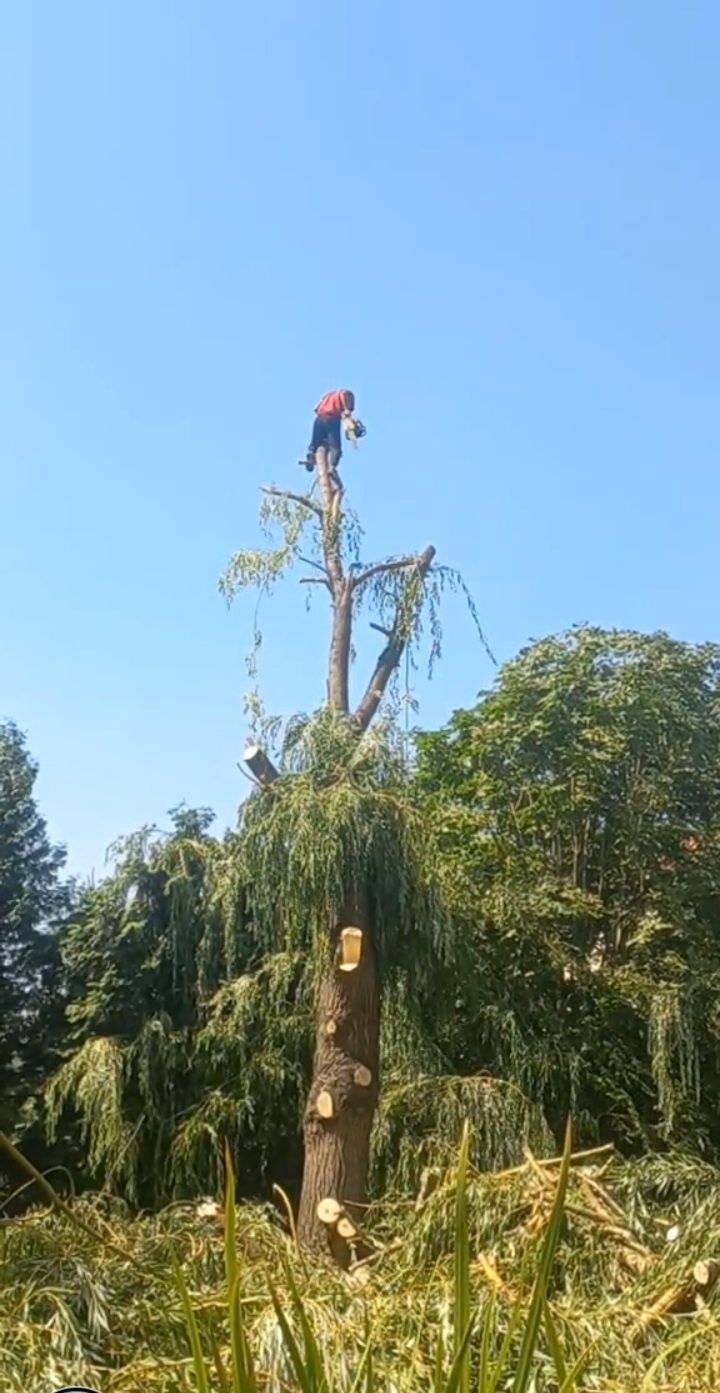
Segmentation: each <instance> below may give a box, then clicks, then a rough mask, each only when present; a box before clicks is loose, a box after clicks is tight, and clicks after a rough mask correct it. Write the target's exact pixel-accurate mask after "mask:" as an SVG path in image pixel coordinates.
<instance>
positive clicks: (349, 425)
mask: <svg viewBox="0 0 720 1393" xmlns="http://www.w3.org/2000/svg"><path fill="white" fill-rule="evenodd" d="M354 411H355V393H354V392H351V391H349V390H348V389H347V388H346V387H344V388H342V389H340V390H339V391H336V392H328V393H327V394H326V395H325V396H324V397H323V398H322V401H319V402H318V404H317V406H316V407H315V421H314V423H313V432H312V439H311V441H310V444H309V446H308V452H307V455H306V457H305V459H304V460H300V464H301V465H304V467H305V469H308V470H312V469H314V468H315V451H316V450H319V449H320V447H321V446H323V445H325V446H328V447H329V448H330V449H331V450H332V451H333V452H334V455H335V467H336V468H337V465H338V461H339V460H340V457H341V455H342V439H341V432H340V425H341V422H343V421H344V422H345V435H346V436H347V438H348V440H359V439H360V438H361V437H362V436H363V435H364V434H365V427H364V425H363V424H362V421H358V420H357V418H356V417H355V416H354V414H353V413H354Z"/></svg>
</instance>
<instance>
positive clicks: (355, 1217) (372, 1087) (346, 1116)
mask: <svg viewBox="0 0 720 1393" xmlns="http://www.w3.org/2000/svg"><path fill="white" fill-rule="evenodd" d="M348 924H352V925H356V926H357V927H358V928H361V929H362V931H363V951H362V956H361V959H360V962H359V963H358V965H357V967H355V968H353V970H352V971H350V972H346V971H343V970H342V968H341V967H340V966H339V961H340V953H339V945H340V934H341V931H342V929H343V928H344V927H345V926H346V925H348ZM332 938H333V949H334V954H335V960H334V962H333V964H332V967H331V968H330V969H329V971H328V973H327V975H326V977H325V979H324V981H323V982H322V985H321V988H320V993H319V997H318V1004H317V1015H316V1037H315V1058H314V1061H313V1080H312V1085H311V1088H310V1093H309V1096H308V1101H307V1106H306V1109H305V1120H304V1127H303V1131H304V1140H305V1167H304V1171H303V1185H302V1195H301V1198H300V1211H299V1215H298V1237H299V1239H300V1242H301V1243H302V1244H303V1245H304V1246H305V1247H308V1248H311V1249H314V1250H315V1251H316V1252H324V1253H329V1254H330V1255H331V1256H332V1257H333V1258H334V1260H335V1261H336V1262H337V1263H339V1264H340V1266H341V1267H347V1266H348V1264H349V1261H350V1257H351V1249H350V1245H349V1243H348V1241H347V1239H345V1238H344V1237H343V1236H342V1234H341V1233H339V1232H338V1228H337V1225H336V1224H330V1225H328V1224H324V1223H322V1222H321V1220H320V1219H319V1218H318V1213H317V1209H318V1205H319V1203H320V1201H321V1200H324V1199H334V1200H337V1201H338V1203H339V1204H340V1206H341V1207H342V1210H343V1211H344V1213H345V1214H346V1215H347V1216H348V1217H349V1218H350V1219H351V1220H352V1221H353V1223H354V1224H356V1225H358V1226H361V1225H362V1222H363V1217H364V1205H365V1203H366V1201H367V1175H368V1163H369V1158H370V1133H371V1131H372V1124H373V1118H374V1115H375V1109H376V1107H377V1101H378V1084H379V1067H380V990H379V984H378V979H377V970H376V963H375V954H374V950H373V941H372V928H371V925H370V923H369V918H368V913H367V908H366V905H365V903H364V902H363V903H358V902H357V901H355V902H354V903H350V904H348V905H347V906H346V907H345V914H344V915H343V916H342V917H341V918H340V919H339V920H338V923H337V924H336V925H335V927H334V928H333V931H332ZM368 1077H369V1082H365V1080H366V1079H368ZM358 1079H359V1080H360V1082H358ZM321 1093H329V1094H330V1095H331V1097H332V1100H333V1115H332V1117H329V1118H323V1117H321V1116H320V1115H319V1113H318V1110H317V1099H318V1096H319V1094H321Z"/></svg>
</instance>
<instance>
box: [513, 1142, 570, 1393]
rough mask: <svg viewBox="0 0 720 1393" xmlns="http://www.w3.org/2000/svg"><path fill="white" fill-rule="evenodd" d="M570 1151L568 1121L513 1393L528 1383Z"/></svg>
mask: <svg viewBox="0 0 720 1393" xmlns="http://www.w3.org/2000/svg"><path fill="white" fill-rule="evenodd" d="M571 1151H572V1130H571V1127H570V1123H569V1122H568V1125H567V1129H566V1132H565V1147H564V1150H563V1159H562V1165H561V1167H560V1175H559V1177H558V1184H557V1191H556V1193H555V1201H554V1203H553V1207H552V1213H551V1215H550V1222H549V1224H548V1226H547V1229H546V1232H545V1238H544V1239H543V1245H542V1248H541V1250H540V1261H539V1264H538V1270H537V1274H536V1277H535V1285H534V1287H533V1293H532V1298H531V1301H530V1309H529V1311H528V1315H527V1321H526V1324H525V1333H524V1335H523V1341H522V1345H521V1347H520V1354H519V1356H518V1365H517V1370H516V1372H515V1378H514V1380H513V1384H512V1393H525V1389H526V1388H527V1386H528V1383H529V1382H530V1374H531V1366H532V1361H533V1357H534V1354H535V1347H536V1345H537V1338H538V1333H539V1330H540V1323H541V1321H542V1318H543V1312H544V1310H545V1303H546V1300H547V1289H548V1281H549V1278H550V1270H551V1268H552V1265H553V1262H554V1259H555V1253H556V1251H557V1245H558V1241H559V1238H560V1229H561V1227H562V1221H563V1211H564V1208H565V1195H566V1192H567V1184H568V1176H569V1174H570V1155H571Z"/></svg>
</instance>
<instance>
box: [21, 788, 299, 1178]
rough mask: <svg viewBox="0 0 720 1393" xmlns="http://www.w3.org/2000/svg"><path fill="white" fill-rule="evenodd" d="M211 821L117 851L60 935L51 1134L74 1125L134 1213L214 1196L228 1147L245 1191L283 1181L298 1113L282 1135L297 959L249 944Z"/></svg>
mask: <svg viewBox="0 0 720 1393" xmlns="http://www.w3.org/2000/svg"><path fill="white" fill-rule="evenodd" d="M212 820H213V816H212V813H210V812H209V811H208V810H207V809H200V810H188V809H177V810H175V812H174V813H172V814H171V823H172V827H171V831H170V832H169V833H167V834H160V833H159V832H158V831H157V830H156V829H153V828H145V829H143V830H141V831H140V832H138V833H136V834H134V835H133V836H131V837H129V838H127V839H125V840H124V841H123V842H121V843H118V845H117V846H116V847H115V849H114V854H115V870H114V873H113V874H112V875H111V876H110V877H109V878H108V879H107V880H105V881H103V882H102V883H101V884H100V885H98V886H96V887H91V888H89V889H87V890H86V891H85V893H84V894H83V896H82V897H81V900H80V903H79V905H78V907H77V909H76V912H75V914H74V915H73V917H72V919H71V920H70V922H69V924H68V927H67V929H66V931H65V934H64V936H63V944H62V958H63V965H64V973H65V982H66V993H67V1023H68V1029H67V1037H66V1051H65V1053H66V1059H65V1062H64V1064H63V1065H62V1067H61V1068H60V1070H59V1071H58V1072H57V1073H56V1075H55V1076H54V1077H53V1079H52V1080H51V1081H50V1084H49V1087H48V1090H47V1102H48V1117H49V1123H50V1130H51V1134H52V1135H54V1134H56V1132H57V1129H58V1126H59V1125H60V1122H61V1119H63V1120H64V1121H67V1120H68V1119H73V1118H74V1119H75V1120H76V1121H77V1123H78V1124H79V1126H80V1130H81V1137H82V1145H83V1150H84V1154H85V1156H86V1161H87V1167H88V1170H89V1172H90V1174H91V1175H92V1176H94V1177H97V1178H101V1179H102V1180H103V1181H104V1182H105V1183H107V1184H109V1185H110V1186H112V1187H113V1188H114V1189H116V1190H117V1191H119V1192H120V1193H123V1194H125V1195H126V1196H127V1197H128V1198H129V1199H131V1200H133V1201H135V1202H142V1203H159V1202H162V1201H163V1200H165V1199H167V1198H168V1197H169V1196H171V1195H172V1194H176V1193H187V1191H188V1190H190V1191H191V1192H192V1191H193V1190H194V1191H195V1192H197V1190H198V1189H207V1188H208V1187H210V1188H214V1185H215V1181H216V1166H217V1161H218V1158H219V1156H220V1154H221V1151H222V1145H223V1141H224V1140H225V1139H227V1140H229V1141H230V1143H231V1144H232V1145H233V1146H234V1148H235V1151H236V1164H237V1167H238V1174H239V1178H240V1183H241V1186H242V1187H243V1188H244V1190H245V1193H253V1192H255V1193H257V1191H258V1189H259V1188H260V1186H261V1185H262V1183H263V1174H264V1171H265V1169H266V1167H267V1165H268V1164H270V1165H271V1169H272V1168H274V1167H275V1165H276V1164H277V1166H278V1173H279V1175H280V1176H281V1177H282V1178H285V1176H286V1175H287V1173H288V1167H289V1171H290V1175H291V1176H292V1174H293V1164H295V1166H296V1162H293V1158H294V1157H296V1154H297V1137H296V1133H297V1120H296V1119H297V1113H296V1112H295V1113H293V1109H292V1106H290V1107H289V1108H288V1110H287V1122H286V1125H285V1128H284V1130H283V1125H282V1123H283V1108H284V1106H285V1105H286V1104H287V1103H288V1102H289V1101H290V1100H291V1098H292V1092H293V1088H294V1089H295V1091H296V1092H297V1091H298V1089H299V1086H300V1085H299V1076H300V1072H301V1067H302V1066H301V1064H300V1063H299V1062H298V1061H299V1059H300V1058H301V1057H302V1044H303V1043H305V1041H306V1037H307V1030H308V1025H309V1016H308V1013H307V1010H303V1006H302V1002H299V1001H298V974H297V971H296V970H295V964H294V962H293V960H292V958H291V957H288V956H285V957H283V956H279V957H275V958H269V957H268V956H267V955H265V954H264V952H263V950H262V948H261V947H260V946H259V945H258V944H257V942H256V941H255V938H254V936H253V929H252V921H251V919H250V917H249V915H248V902H247V896H246V893H245V890H244V885H243V880H242V877H241V875H240V873H239V863H238V856H237V842H236V838H234V837H228V838H226V839H225V840H224V841H218V840H216V839H215V838H213V837H212V836H210V834H209V827H210V824H211V822H212ZM268 1017H269V1019H270V1021H271V1022H272V1030H271V1032H268V1029H267V1018H268ZM265 1037H267V1039H266V1038H265Z"/></svg>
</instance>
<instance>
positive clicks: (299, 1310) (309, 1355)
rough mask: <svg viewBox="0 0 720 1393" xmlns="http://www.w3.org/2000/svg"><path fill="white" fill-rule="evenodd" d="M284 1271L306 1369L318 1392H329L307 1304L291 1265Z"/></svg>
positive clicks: (285, 1265) (286, 1265) (285, 1266)
mask: <svg viewBox="0 0 720 1393" xmlns="http://www.w3.org/2000/svg"><path fill="white" fill-rule="evenodd" d="M284 1269H285V1280H286V1282H287V1284H288V1288H289V1290H290V1296H291V1299H292V1304H293V1310H294V1311H295V1314H296V1316H297V1319H298V1323H299V1325H300V1329H301V1331H302V1336H303V1344H304V1346H305V1364H306V1367H307V1368H308V1369H309V1370H310V1374H311V1377H312V1379H313V1386H314V1388H315V1389H316V1390H317V1393H325V1390H327V1388H328V1379H327V1376H326V1374H325V1365H324V1363H323V1357H322V1354H321V1353H320V1348H319V1346H318V1342H317V1340H316V1339H315V1333H314V1331H313V1328H312V1326H311V1324H310V1321H309V1320H308V1316H307V1311H306V1310H305V1303H304V1301H303V1299H302V1296H301V1295H300V1292H299V1291H298V1286H297V1282H296V1281H295V1278H294V1276H293V1273H292V1269H291V1267H290V1265H289V1263H287V1262H286V1263H284Z"/></svg>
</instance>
